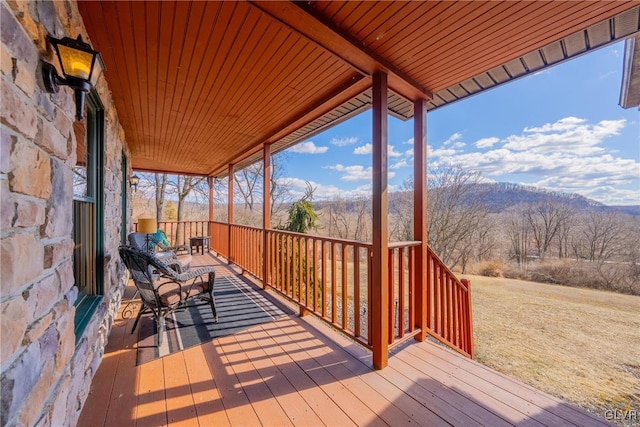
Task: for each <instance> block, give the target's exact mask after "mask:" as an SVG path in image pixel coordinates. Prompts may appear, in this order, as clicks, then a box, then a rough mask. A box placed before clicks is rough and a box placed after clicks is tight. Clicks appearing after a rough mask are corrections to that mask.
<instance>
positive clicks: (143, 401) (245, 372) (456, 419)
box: [78, 255, 608, 426]
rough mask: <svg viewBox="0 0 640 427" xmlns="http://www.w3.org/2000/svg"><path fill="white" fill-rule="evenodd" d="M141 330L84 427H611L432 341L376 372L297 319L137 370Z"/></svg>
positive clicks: (110, 363) (125, 327) (104, 375)
mask: <svg viewBox="0 0 640 427" xmlns="http://www.w3.org/2000/svg"><path fill="white" fill-rule="evenodd" d="M206 264H209V265H212V264H213V265H215V266H216V271H217V274H218V277H221V276H226V275H230V274H236V273H235V272H234V271H233V270H231V269H230V268H229V267H228V266H226V265H225V264H223V263H222V262H220V261H219V260H217V259H215V258H212V257H210V256H208V255H204V256H195V257H194V263H193V265H194V266H198V265H206ZM256 292H262V291H260V290H258V288H257V287H256ZM265 295H266V296H267V297H268V298H272V299H273V298H274V297H273V295H271V293H266V294H265ZM276 299H277V298H276ZM283 308H284V309H285V311H287V312H289V313H291V310H290V309H287V305H286V304H284V303H283ZM131 326H132V320H131V319H129V320H128V321H127V320H123V319H121V318H120V317H119V319H118V320H117V321H116V323H115V324H114V327H113V329H112V331H111V335H110V337H109V343H108V344H107V347H106V349H105V356H104V359H103V362H102V364H101V365H100V368H99V369H98V372H97V373H96V375H95V377H94V381H93V384H92V386H91V392H90V395H89V397H88V398H87V401H86V403H85V406H84V408H83V412H82V414H81V417H80V420H79V423H78V425H79V426H113V425H138V426H152V425H153V426H156V425H167V424H172V425H189V426H191V425H193V426H197V425H200V426H209V425H216V426H218V425H220V426H239V425H248V426H253V425H304V426H313V425H336V426H338V425H339V426H343V425H354V424H355V425H415V424H417V425H429V426H432V425H433V426H440V425H470V426H473V425H492V426H500V425H527V426H537V425H558V424H563V425H569V424H575V425H585V426H598V425H608V424H607V423H606V422H605V421H604V420H601V419H598V418H594V417H593V416H592V415H591V414H589V413H587V412H585V411H582V410H580V409H578V408H574V407H573V406H571V405H569V404H567V403H565V402H563V401H562V400H560V399H557V398H555V397H552V396H549V395H547V394H545V393H543V392H541V391H539V390H536V389H534V388H533V387H530V386H528V385H526V384H523V383H521V382H519V381H516V380H514V379H512V378H509V377H507V376H506V375H503V374H500V373H498V372H496V371H494V370H492V369H490V368H487V367H486V366H483V365H480V364H479V363H476V362H474V361H471V360H469V359H466V358H464V357H462V356H460V355H458V354H456V353H454V352H451V351H448V350H447V349H444V348H442V347H441V346H439V345H438V344H434V343H432V342H429V341H426V342H423V343H415V342H412V343H409V344H406V345H404V346H403V347H402V348H399V349H394V351H393V352H392V355H391V357H390V358H389V366H388V367H387V368H386V369H384V370H382V371H374V370H372V368H371V365H372V363H371V354H370V353H369V352H368V351H366V350H365V349H363V348H362V347H359V346H358V345H356V344H354V343H353V342H352V341H350V340H349V339H347V338H346V337H344V336H342V335H339V334H337V333H336V332H334V331H333V330H331V328H329V327H327V326H326V325H324V324H322V323H321V322H320V321H319V320H317V319H314V318H313V317H312V316H307V317H305V318H298V317H297V316H296V315H295V314H290V315H288V316H285V317H283V318H281V319H279V320H276V321H274V322H271V323H267V324H262V325H258V326H254V327H252V328H249V329H246V330H243V331H240V332H238V333H236V334H234V335H229V336H226V337H221V338H217V339H215V340H213V341H211V342H207V343H204V344H202V345H199V346H196V347H191V348H188V349H186V350H184V351H182V352H178V353H174V354H171V355H169V356H166V357H164V358H161V359H156V360H154V361H151V362H148V363H145V364H142V365H138V366H136V352H137V349H136V341H137V331H136V333H135V334H130V333H129V332H130V328H131Z"/></svg>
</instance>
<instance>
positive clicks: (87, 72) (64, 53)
mask: <svg viewBox="0 0 640 427" xmlns="http://www.w3.org/2000/svg"><path fill="white" fill-rule="evenodd" d="M58 52H59V53H60V66H61V67H62V72H63V73H64V75H65V76H67V77H69V76H71V77H75V78H77V79H82V80H86V81H89V77H90V76H91V67H92V66H93V55H92V54H91V53H89V52H85V51H82V50H78V49H74V48H71V47H69V46H64V45H58Z"/></svg>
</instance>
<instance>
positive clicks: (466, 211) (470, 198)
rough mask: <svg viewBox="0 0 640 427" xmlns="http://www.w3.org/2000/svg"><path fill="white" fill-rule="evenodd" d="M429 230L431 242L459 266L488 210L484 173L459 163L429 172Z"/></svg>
mask: <svg viewBox="0 0 640 427" xmlns="http://www.w3.org/2000/svg"><path fill="white" fill-rule="evenodd" d="M429 178H430V179H429V181H428V192H427V199H428V203H427V233H428V238H429V245H430V246H431V248H432V249H433V250H434V252H435V253H436V254H438V256H439V257H440V258H441V259H442V261H443V262H445V263H446V264H448V265H456V264H458V263H459V262H460V260H461V258H462V255H463V250H462V249H463V247H464V246H465V245H468V242H469V240H470V236H473V235H474V233H477V232H478V231H479V229H480V228H481V227H482V226H483V223H484V222H483V220H484V219H485V218H486V216H487V215H488V209H487V208H486V206H485V205H484V204H483V199H484V197H485V194H486V190H485V189H483V188H482V187H481V186H480V185H479V184H480V181H481V176H480V174H478V173H477V172H470V171H467V170H464V169H462V168H461V167H459V166H444V167H440V168H438V169H436V170H431V171H430V172H429Z"/></svg>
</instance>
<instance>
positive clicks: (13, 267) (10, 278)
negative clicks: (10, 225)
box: [0, 233, 44, 295]
mask: <svg viewBox="0 0 640 427" xmlns="http://www.w3.org/2000/svg"><path fill="white" fill-rule="evenodd" d="M43 258H44V248H43V247H42V245H41V244H40V242H39V241H38V240H36V238H35V237H34V235H33V234H31V233H20V234H15V235H14V236H11V237H7V238H4V239H2V241H1V242H0V266H2V287H1V288H0V289H1V290H2V295H11V294H13V293H14V292H16V291H18V290H20V288H22V287H23V286H25V284H27V283H29V282H31V281H32V280H33V279H35V278H36V277H38V276H39V275H40V273H42V270H43V264H42V261H43Z"/></svg>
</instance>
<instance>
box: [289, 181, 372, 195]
mask: <svg viewBox="0 0 640 427" xmlns="http://www.w3.org/2000/svg"><path fill="white" fill-rule="evenodd" d="M278 182H280V183H282V184H286V185H287V187H289V188H290V189H291V196H292V198H293V199H299V198H301V197H302V196H304V195H305V192H306V190H307V181H305V180H303V179H299V178H291V177H285V178H280V179H279V180H278ZM309 183H310V184H311V186H312V187H314V188H315V191H314V193H313V199H314V200H335V199H336V198H343V199H354V198H357V197H369V196H371V184H365V185H360V186H358V187H356V188H354V189H353V190H345V189H343V188H339V187H336V186H335V185H323V184H319V183H317V182H314V181H310V182H309Z"/></svg>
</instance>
